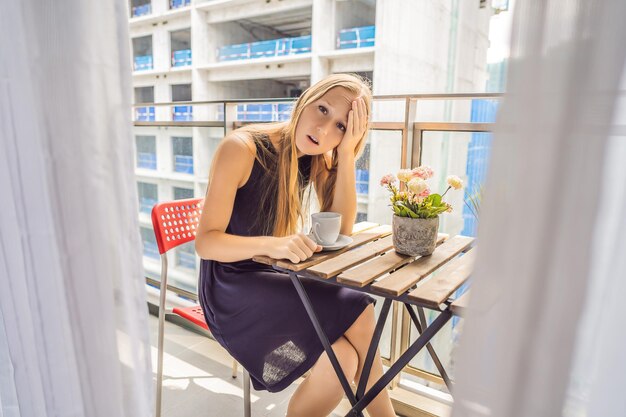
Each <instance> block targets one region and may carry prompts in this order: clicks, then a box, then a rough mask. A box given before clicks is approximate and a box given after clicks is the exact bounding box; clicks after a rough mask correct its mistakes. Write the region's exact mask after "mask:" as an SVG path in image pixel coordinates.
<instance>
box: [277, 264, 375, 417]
mask: <svg viewBox="0 0 626 417" xmlns="http://www.w3.org/2000/svg"><path fill="white" fill-rule="evenodd" d="M289 278H291V282H292V283H293V285H294V287H296V291H297V292H298V295H299V296H300V300H302V304H304V308H305V309H306V312H307V314H308V315H309V318H310V319H311V322H312V323H313V327H315V332H316V333H317V336H318V337H319V339H320V341H321V342H322V345H323V346H324V350H325V351H326V354H327V355H328V359H330V363H331V364H332V365H333V368H334V369H335V372H336V373H337V377H338V378H339V382H340V383H341V386H342V387H343V390H344V391H345V393H346V396H347V397H348V400H349V401H350V404H352V405H353V406H354V405H355V404H356V403H357V400H356V398H355V396H354V393H353V392H352V387H350V383H349V382H348V379H347V378H346V375H345V374H344V373H343V369H341V365H340V364H339V361H338V360H337V356H335V352H334V351H333V349H332V347H331V346H330V342H329V341H328V337H327V336H326V333H325V332H324V329H322V325H321V324H320V322H319V319H318V318H317V314H315V310H314V309H313V305H312V304H311V300H309V296H308V295H307V293H306V291H305V290H304V286H303V285H302V282H300V278H298V275H297V274H296V273H295V272H289ZM352 415H354V416H359V417H363V413H362V410H360V411H357V412H356V414H352Z"/></svg>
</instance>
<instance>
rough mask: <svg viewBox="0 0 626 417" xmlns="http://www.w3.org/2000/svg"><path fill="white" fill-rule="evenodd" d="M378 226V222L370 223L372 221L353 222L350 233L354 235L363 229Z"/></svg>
mask: <svg viewBox="0 0 626 417" xmlns="http://www.w3.org/2000/svg"><path fill="white" fill-rule="evenodd" d="M378 226H380V225H379V224H378V223H372V222H359V223H355V224H354V226H352V235H356V234H357V233H361V232H363V231H365V230H368V229H373V228H375V227H378ZM352 235H350V236H352Z"/></svg>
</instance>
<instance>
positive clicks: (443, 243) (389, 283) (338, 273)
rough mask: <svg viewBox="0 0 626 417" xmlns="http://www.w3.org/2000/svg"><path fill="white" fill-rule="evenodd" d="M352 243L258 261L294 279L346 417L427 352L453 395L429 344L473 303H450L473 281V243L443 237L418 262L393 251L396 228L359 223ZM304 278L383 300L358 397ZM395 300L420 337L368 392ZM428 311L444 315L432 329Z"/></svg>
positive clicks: (359, 411) (358, 411)
mask: <svg viewBox="0 0 626 417" xmlns="http://www.w3.org/2000/svg"><path fill="white" fill-rule="evenodd" d="M352 238H353V242H352V243H351V244H350V245H348V246H347V247H345V248H343V249H341V250H337V251H333V252H320V253H316V254H314V255H313V256H312V257H311V258H310V259H308V260H306V261H304V262H301V263H298V264H294V263H292V262H290V261H287V260H275V259H271V258H267V257H255V258H254V260H255V261H257V262H261V263H264V264H269V265H273V266H274V268H275V269H277V270H280V271H283V272H286V273H288V274H289V276H290V278H291V280H292V282H293V284H294V286H295V287H296V290H297V291H298V295H299V296H300V299H301V300H302V303H303V304H304V307H305V308H306V310H307V313H308V315H309V317H310V319H311V321H312V323H313V326H314V327H315V330H316V332H317V335H318V336H319V338H320V341H321V342H322V345H323V346H324V350H325V351H326V353H327V354H328V357H329V359H330V361H331V363H332V365H333V367H334V369H335V371H336V372H337V376H338V378H339V381H340V382H341V385H342V387H343V389H344V391H345V393H346V396H347V397H348V400H349V401H350V403H351V404H352V409H351V410H350V412H349V413H348V414H347V415H348V416H362V415H363V414H362V411H363V410H364V409H365V407H366V406H367V405H368V404H369V403H370V402H371V401H372V400H373V399H374V398H376V396H377V395H378V394H379V393H380V392H381V391H382V390H383V389H385V387H386V386H387V385H388V384H389V383H390V382H391V381H392V380H393V378H395V376H396V375H397V374H398V373H399V372H400V371H402V369H403V368H404V367H405V366H406V365H407V364H408V363H409V361H410V360H411V359H412V358H413V357H415V355H416V354H417V353H418V352H419V351H420V350H421V349H422V348H423V347H426V349H427V350H428V352H429V354H430V356H431V358H432V359H433V362H434V363H435V366H436V367H437V369H438V371H439V373H440V375H441V377H442V378H443V380H444V382H445V383H446V385H447V387H448V389H449V390H450V391H451V392H452V382H451V381H450V378H449V377H448V375H447V373H446V371H445V369H444V367H443V365H442V364H441V361H440V360H439V358H438V357H437V354H436V352H435V350H434V349H433V347H432V346H431V345H430V340H431V339H432V338H433V337H434V336H435V335H436V334H437V332H438V331H439V330H441V328H442V327H443V326H444V325H445V324H446V323H447V322H448V321H449V320H450V319H451V318H452V315H453V314H456V315H460V314H462V312H463V309H464V306H465V304H466V302H467V298H468V297H467V293H466V294H465V295H463V296H461V297H460V298H459V299H458V300H451V299H450V297H451V296H452V294H453V293H454V292H455V291H456V290H457V289H458V288H459V287H460V286H461V284H463V283H464V282H465V281H466V280H467V279H468V278H469V276H470V273H471V271H472V266H473V263H474V259H475V257H476V249H475V248H473V247H472V244H473V241H474V239H473V238H471V237H467V236H460V235H459V236H454V237H453V238H448V235H445V234H439V236H438V241H437V248H436V249H435V251H434V252H433V254H432V255H430V256H425V257H417V258H414V257H409V256H406V255H401V254H398V253H396V252H395V251H394V249H393V243H392V236H391V226H388V225H378V224H375V223H368V222H363V223H358V224H356V225H355V226H354V229H353V234H352ZM435 270H437V271H438V273H437V275H436V276H434V277H432V278H431V279H424V278H427V277H428V276H429V275H430V274H431V273H432V272H434V271H435ZM301 277H306V278H310V279H315V280H318V281H322V282H326V283H328V284H329V285H340V286H344V287H348V288H352V289H355V290H358V291H362V292H366V293H368V294H371V295H377V296H380V297H384V303H383V307H382V310H381V314H380V316H379V318H378V321H377V323H376V329H375V331H374V336H373V337H372V342H371V343H370V347H369V350H368V354H367V357H366V359H365V363H364V366H363V372H362V374H361V378H360V380H359V382H358V386H357V390H356V394H355V393H353V392H352V389H351V387H350V384H349V382H348V380H347V378H346V377H345V375H344V373H343V371H342V369H341V367H340V365H339V362H338V361H337V358H336V356H335V354H334V352H333V350H332V349H331V347H330V343H329V341H328V337H327V336H326V334H325V333H324V331H323V329H322V327H321V325H320V323H319V320H318V318H317V315H316V314H315V311H314V309H313V307H312V305H311V302H310V301H309V298H308V296H307V294H306V291H305V289H304V287H303V285H302V282H301V281H300V278H301ZM391 301H398V302H401V303H403V304H404V306H405V307H406V309H407V311H408V312H409V315H410V317H411V321H412V322H413V324H414V325H415V327H416V329H417V331H418V332H419V334H420V336H419V337H418V338H417V340H415V342H413V343H412V344H411V345H410V346H409V348H408V349H407V350H406V351H405V352H404V353H402V355H401V356H400V357H399V358H398V359H397V360H396V362H395V363H393V364H392V365H391V367H390V368H389V369H388V370H387V372H386V373H385V374H384V375H383V376H382V377H381V378H380V379H379V380H378V381H377V382H376V383H375V384H374V385H373V386H372V387H371V388H370V389H369V390H368V391H367V392H365V388H366V381H367V380H368V378H369V374H370V371H371V366H372V363H373V360H374V355H375V353H376V349H377V347H378V343H379V341H380V336H381V334H382V330H383V326H384V324H385V321H386V318H387V315H388V313H389V309H390V307H391ZM424 308H428V309H431V310H436V311H438V312H439V313H440V314H439V315H438V317H437V318H436V319H435V320H434V321H433V322H432V323H431V324H430V325H427V324H428V323H427V321H426V316H425V314H424ZM416 311H417V312H416ZM418 316H419V317H418Z"/></svg>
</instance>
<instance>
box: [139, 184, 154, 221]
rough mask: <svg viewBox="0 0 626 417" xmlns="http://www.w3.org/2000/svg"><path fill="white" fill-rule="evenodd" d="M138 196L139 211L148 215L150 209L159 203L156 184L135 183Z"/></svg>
mask: <svg viewBox="0 0 626 417" xmlns="http://www.w3.org/2000/svg"><path fill="white" fill-rule="evenodd" d="M137 194H138V196H139V211H140V212H142V213H148V214H150V213H151V212H152V207H153V206H154V205H155V204H156V203H157V201H159V192H158V187H157V185H156V184H151V183H148V182H137Z"/></svg>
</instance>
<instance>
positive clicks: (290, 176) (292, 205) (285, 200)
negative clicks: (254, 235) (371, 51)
mask: <svg viewBox="0 0 626 417" xmlns="http://www.w3.org/2000/svg"><path fill="white" fill-rule="evenodd" d="M335 87H341V88H344V89H346V90H347V91H348V92H350V93H352V94H354V96H355V98H356V97H363V99H364V101H365V106H366V109H367V117H368V128H369V115H370V114H371V103H372V90H371V87H370V83H369V81H367V80H366V79H364V78H362V77H360V76H358V75H356V74H333V75H329V76H327V77H325V78H323V79H322V80H320V81H318V82H317V83H315V84H314V85H312V86H310V87H309V88H307V89H306V90H305V91H304V92H303V93H302V95H300V97H299V98H298V100H297V101H296V103H295V105H294V107H293V109H292V112H291V117H290V119H289V120H288V121H286V122H274V123H267V124H254V125H248V126H244V127H241V128H239V129H237V131H239V132H246V133H249V134H250V136H251V137H252V139H253V140H254V141H255V144H256V145H257V146H256V147H257V155H256V158H257V160H258V161H259V162H260V163H261V165H263V167H264V168H265V169H266V170H271V169H272V168H274V169H276V171H277V174H278V187H277V190H276V191H277V192H276V194H275V195H273V196H272V195H269V193H270V191H271V189H266V190H265V191H264V194H265V195H264V196H263V199H270V198H275V203H274V204H271V205H270V207H271V210H272V211H273V212H272V213H259V216H263V218H264V219H268V218H269V219H273V220H274V224H273V229H272V235H273V236H287V235H290V234H294V233H296V232H297V229H298V221H299V220H302V218H303V215H304V213H303V210H302V200H303V195H304V185H305V184H304V182H303V181H302V179H301V178H299V175H298V172H299V171H298V155H297V149H296V142H295V132H296V126H297V125H298V121H299V120H300V116H301V115H302V111H303V110H304V108H305V107H306V106H308V105H310V104H311V103H313V102H314V101H316V100H318V99H319V98H321V97H322V96H323V95H324V94H326V93H327V92H328V91H329V90H331V89H332V88H335ZM367 132H368V129H366V130H365V133H364V134H363V137H361V138H359V142H358V144H357V145H356V147H355V149H354V154H355V158H358V156H359V155H360V153H361V152H362V150H363V147H364V145H365V138H366V137H367ZM263 134H266V135H270V136H271V135H279V136H280V141H279V143H278V147H277V152H278V154H277V155H276V156H274V155H271V153H270V150H269V149H268V148H267V146H265V145H266V144H263V143H262V141H263ZM259 145H261V146H259ZM259 150H260V151H261V155H260V154H259ZM267 161H272V165H273V164H274V163H275V164H276V166H275V167H270V166H267ZM337 165H338V158H337V149H336V148H334V149H332V151H331V152H330V155H328V154H321V155H313V156H312V157H311V171H310V179H311V182H312V184H313V186H314V187H315V189H316V190H317V193H318V196H319V197H320V198H319V199H320V201H319V205H320V208H321V210H322V211H329V210H330V207H331V206H332V203H333V195H334V192H335V182H336V179H337ZM268 231H269V230H268Z"/></svg>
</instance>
